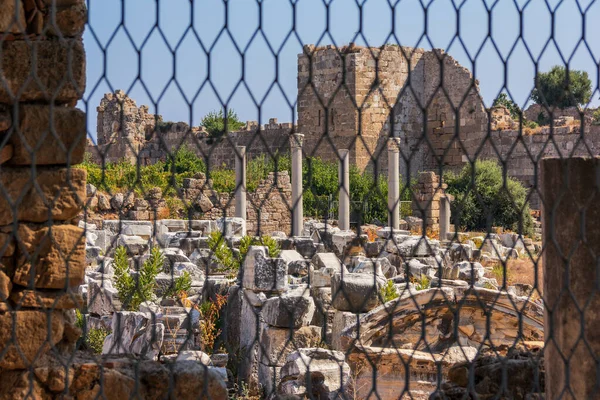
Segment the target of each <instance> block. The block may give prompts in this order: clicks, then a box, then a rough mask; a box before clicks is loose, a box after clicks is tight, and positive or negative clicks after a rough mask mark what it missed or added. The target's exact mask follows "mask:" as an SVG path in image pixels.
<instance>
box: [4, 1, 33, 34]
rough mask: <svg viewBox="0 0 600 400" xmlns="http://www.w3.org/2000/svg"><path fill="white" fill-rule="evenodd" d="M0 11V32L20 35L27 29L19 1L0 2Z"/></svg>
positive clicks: (21, 4)
mask: <svg viewBox="0 0 600 400" xmlns="http://www.w3.org/2000/svg"><path fill="white" fill-rule="evenodd" d="M0 10H2V15H0V32H2V33H5V32H10V33H22V30H23V29H25V28H26V27H27V22H26V21H25V13H24V11H23V3H22V2H21V1H15V0H0Z"/></svg>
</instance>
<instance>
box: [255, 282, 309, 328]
mask: <svg viewBox="0 0 600 400" xmlns="http://www.w3.org/2000/svg"><path fill="white" fill-rule="evenodd" d="M314 313H315V302H314V301H313V299H312V297H310V295H309V292H308V288H306V290H304V291H301V290H295V291H292V292H288V293H284V294H282V295H281V296H276V297H272V298H270V299H268V300H267V301H266V302H265V303H264V305H263V308H262V314H261V315H262V317H263V319H264V321H265V322H266V323H267V324H269V325H271V326H275V327H279V328H287V329H296V328H300V327H301V326H306V325H308V324H309V323H310V321H312V318H313V315H314Z"/></svg>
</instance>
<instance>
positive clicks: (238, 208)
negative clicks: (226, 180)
mask: <svg viewBox="0 0 600 400" xmlns="http://www.w3.org/2000/svg"><path fill="white" fill-rule="evenodd" d="M235 149H236V156H235V216H236V217H238V218H243V219H244V221H245V220H246V146H236V148H235Z"/></svg>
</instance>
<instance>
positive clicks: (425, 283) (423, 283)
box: [415, 275, 431, 290]
mask: <svg viewBox="0 0 600 400" xmlns="http://www.w3.org/2000/svg"><path fill="white" fill-rule="evenodd" d="M430 286H431V282H430V281H429V278H428V277H427V276H425V275H421V279H419V280H418V281H417V285H416V286H415V289H417V290H425V289H429V288H430Z"/></svg>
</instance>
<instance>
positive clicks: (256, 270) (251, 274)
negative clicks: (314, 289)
mask: <svg viewBox="0 0 600 400" xmlns="http://www.w3.org/2000/svg"><path fill="white" fill-rule="evenodd" d="M242 282H243V286H244V288H245V289H250V290H254V291H263V292H281V291H283V290H284V289H285V288H286V286H287V265H286V264H285V261H284V260H283V259H282V258H270V257H268V250H267V248H266V247H264V246H250V249H249V250H248V253H247V255H246V259H245V260H244V266H243V279H242Z"/></svg>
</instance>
